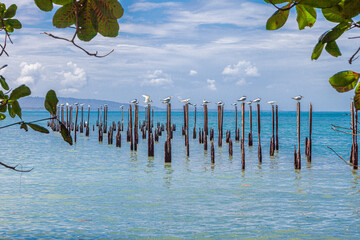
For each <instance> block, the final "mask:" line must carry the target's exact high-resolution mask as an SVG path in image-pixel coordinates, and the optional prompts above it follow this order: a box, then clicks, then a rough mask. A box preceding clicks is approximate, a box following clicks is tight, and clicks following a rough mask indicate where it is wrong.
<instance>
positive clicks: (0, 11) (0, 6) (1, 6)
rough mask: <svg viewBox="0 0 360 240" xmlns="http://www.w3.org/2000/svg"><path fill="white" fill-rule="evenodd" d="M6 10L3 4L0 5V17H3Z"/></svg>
mask: <svg viewBox="0 0 360 240" xmlns="http://www.w3.org/2000/svg"><path fill="white" fill-rule="evenodd" d="M5 10H6V6H5V4H4V3H0V16H1V17H4V12H5Z"/></svg>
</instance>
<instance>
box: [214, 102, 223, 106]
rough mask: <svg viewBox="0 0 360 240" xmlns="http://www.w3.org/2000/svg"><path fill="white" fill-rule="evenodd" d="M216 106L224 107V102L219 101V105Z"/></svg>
mask: <svg viewBox="0 0 360 240" xmlns="http://www.w3.org/2000/svg"><path fill="white" fill-rule="evenodd" d="M215 104H216V105H218V106H222V105H224V102H223V101H218V102H217V103H215Z"/></svg>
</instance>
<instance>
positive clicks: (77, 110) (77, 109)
mask: <svg viewBox="0 0 360 240" xmlns="http://www.w3.org/2000/svg"><path fill="white" fill-rule="evenodd" d="M78 113H79V106H78V105H76V115H75V131H74V141H75V142H76V125H77V120H78Z"/></svg>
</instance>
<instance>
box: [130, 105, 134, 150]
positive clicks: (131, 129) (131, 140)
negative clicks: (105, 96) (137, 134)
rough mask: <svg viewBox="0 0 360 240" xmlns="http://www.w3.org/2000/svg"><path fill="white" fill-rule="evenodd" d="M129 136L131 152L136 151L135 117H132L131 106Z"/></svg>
mask: <svg viewBox="0 0 360 240" xmlns="http://www.w3.org/2000/svg"><path fill="white" fill-rule="evenodd" d="M129 136H130V150H131V151H133V150H134V139H133V116H132V105H129Z"/></svg>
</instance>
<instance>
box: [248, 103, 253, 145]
mask: <svg viewBox="0 0 360 240" xmlns="http://www.w3.org/2000/svg"><path fill="white" fill-rule="evenodd" d="M249 125H250V132H249V136H248V145H249V146H250V147H251V146H252V145H253V133H252V106H251V102H250V103H249Z"/></svg>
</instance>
